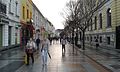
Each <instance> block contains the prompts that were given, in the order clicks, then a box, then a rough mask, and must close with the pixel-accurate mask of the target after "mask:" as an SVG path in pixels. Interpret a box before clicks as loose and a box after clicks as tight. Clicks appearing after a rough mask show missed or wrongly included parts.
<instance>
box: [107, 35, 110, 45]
mask: <svg viewBox="0 0 120 72" xmlns="http://www.w3.org/2000/svg"><path fill="white" fill-rule="evenodd" d="M107 44H108V45H110V37H107Z"/></svg>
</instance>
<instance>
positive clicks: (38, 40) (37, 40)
mask: <svg viewBox="0 0 120 72" xmlns="http://www.w3.org/2000/svg"><path fill="white" fill-rule="evenodd" d="M39 44H40V39H39V37H38V38H37V39H36V45H37V50H39Z"/></svg>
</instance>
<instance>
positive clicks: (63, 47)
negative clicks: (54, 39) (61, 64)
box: [61, 36, 66, 53]
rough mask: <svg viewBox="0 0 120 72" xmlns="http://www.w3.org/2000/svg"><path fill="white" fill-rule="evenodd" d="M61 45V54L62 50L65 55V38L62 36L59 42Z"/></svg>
mask: <svg viewBox="0 0 120 72" xmlns="http://www.w3.org/2000/svg"><path fill="white" fill-rule="evenodd" d="M61 44H62V53H63V50H64V53H65V51H66V50H65V45H66V38H65V36H63V38H62V40H61Z"/></svg>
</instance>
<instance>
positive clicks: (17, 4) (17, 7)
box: [15, 1, 18, 15]
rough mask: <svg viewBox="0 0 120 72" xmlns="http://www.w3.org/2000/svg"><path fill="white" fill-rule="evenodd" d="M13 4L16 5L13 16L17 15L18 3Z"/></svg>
mask: <svg viewBox="0 0 120 72" xmlns="http://www.w3.org/2000/svg"><path fill="white" fill-rule="evenodd" d="M15 4H16V8H15V14H16V15H17V11H18V2H17V1H16V2H15Z"/></svg>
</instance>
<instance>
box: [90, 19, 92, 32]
mask: <svg viewBox="0 0 120 72" xmlns="http://www.w3.org/2000/svg"><path fill="white" fill-rule="evenodd" d="M90 22H91V23H90V24H91V31H92V19H91V20H90Z"/></svg>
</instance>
